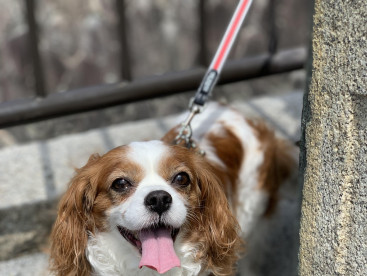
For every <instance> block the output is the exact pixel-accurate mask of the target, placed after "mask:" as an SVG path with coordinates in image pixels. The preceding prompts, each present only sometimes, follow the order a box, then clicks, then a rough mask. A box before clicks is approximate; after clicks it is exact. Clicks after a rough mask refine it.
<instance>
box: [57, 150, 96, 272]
mask: <svg viewBox="0 0 367 276" xmlns="http://www.w3.org/2000/svg"><path fill="white" fill-rule="evenodd" d="M99 158H100V157H99V156H98V155H92V156H91V157H90V158H89V160H88V163H87V164H86V165H85V166H84V167H82V168H81V169H78V170H76V175H75V176H74V177H73V179H72V180H71V181H70V184H69V188H68V190H67V191H66V193H65V194H64V196H63V197H62V198H61V201H60V203H59V210H58V216H57V219H56V222H55V224H54V227H53V230H52V233H51V256H50V269H51V271H53V272H54V273H55V275H58V276H61V275H63V276H64V275H78V276H79V275H83V276H84V275H88V276H89V275H90V274H91V269H90V265H89V263H88V261H87V259H86V256H85V249H86V246H87V241H88V232H92V233H93V232H94V219H93V216H92V215H91V211H92V208H93V202H94V198H95V194H96V191H95V188H93V186H92V185H91V182H92V181H93V179H92V176H93V175H95V174H94V173H93V170H94V168H93V165H94V164H95V163H96V162H97V161H98V159H99ZM94 187H95V185H94Z"/></svg>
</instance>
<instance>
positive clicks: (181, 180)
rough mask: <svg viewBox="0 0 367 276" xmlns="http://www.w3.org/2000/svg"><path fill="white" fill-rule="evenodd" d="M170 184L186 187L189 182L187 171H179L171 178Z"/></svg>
mask: <svg viewBox="0 0 367 276" xmlns="http://www.w3.org/2000/svg"><path fill="white" fill-rule="evenodd" d="M172 184H175V185H179V186H182V187H186V186H188V185H189V184H190V177H189V175H188V174H187V173H185V172H180V173H178V174H176V176H175V177H174V178H173V181H172Z"/></svg>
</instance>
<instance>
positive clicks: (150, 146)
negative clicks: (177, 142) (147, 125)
mask: <svg viewBox="0 0 367 276" xmlns="http://www.w3.org/2000/svg"><path fill="white" fill-rule="evenodd" d="M129 148H130V150H129V152H128V155H127V158H128V159H130V160H131V161H133V162H134V163H136V164H138V165H140V166H141V168H142V169H143V170H144V172H145V175H147V174H151V173H152V172H157V170H158V166H159V164H160V162H161V160H162V159H163V158H164V157H165V156H167V154H169V149H168V147H167V146H166V145H165V144H164V143H163V142H162V141H148V142H134V143H131V144H130V145H129Z"/></svg>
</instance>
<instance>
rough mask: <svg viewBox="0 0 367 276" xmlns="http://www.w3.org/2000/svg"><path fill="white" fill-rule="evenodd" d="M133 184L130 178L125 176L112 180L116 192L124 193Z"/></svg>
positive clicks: (112, 187)
mask: <svg viewBox="0 0 367 276" xmlns="http://www.w3.org/2000/svg"><path fill="white" fill-rule="evenodd" d="M131 186H132V185H131V183H130V181H129V180H127V179H125V178H117V179H115V180H114V181H113V182H112V185H111V189H112V190H114V191H116V192H119V193H123V192H126V191H127V190H129V189H130V188H131Z"/></svg>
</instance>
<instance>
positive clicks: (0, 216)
mask: <svg viewBox="0 0 367 276" xmlns="http://www.w3.org/2000/svg"><path fill="white" fill-rule="evenodd" d="M231 105H232V106H234V107H236V108H237V109H238V110H240V111H241V112H243V113H244V114H245V115H247V116H250V117H262V118H264V119H265V120H266V121H268V122H269V124H270V125H272V126H273V127H274V128H275V129H276V131H277V132H278V134H279V135H281V136H283V137H286V138H289V139H291V140H293V141H297V140H298V139H299V137H300V117H301V109H302V93H301V92H295V93H291V94H287V95H286V96H281V97H264V98H258V99H254V100H251V101H249V102H235V103H233V104H231ZM175 122H176V116H170V117H165V118H152V119H148V120H142V121H138V122H133V123H124V124H119V125H112V126H107V127H105V128H100V129H95V130H91V131H88V132H84V133H79V134H73V135H65V136H61V137H57V138H54V139H50V140H47V141H40V142H32V143H29V144H26V145H18V146H11V147H6V148H3V149H0V261H6V260H10V259H14V258H16V257H19V256H23V255H25V254H29V253H32V252H40V251H42V250H44V249H45V248H47V245H48V234H49V232H50V229H51V227H52V224H53V221H54V219H55V214H56V206H57V200H58V198H59V196H60V195H61V194H62V193H63V192H64V191H65V189H66V186H67V183H68V181H69V180H70V178H71V176H72V175H73V172H74V168H77V167H80V166H82V165H84V164H85V163H86V161H87V160H88V158H89V156H90V155H91V154H93V153H100V154H103V153H105V152H106V151H108V150H109V149H111V148H113V147H116V146H118V145H121V144H126V143H129V142H131V141H139V140H151V139H159V138H160V137H161V136H162V135H163V134H164V133H165V132H166V131H167V130H169V129H170V128H171V127H172V126H173V125H174V124H175ZM32 256H36V258H38V257H37V256H44V255H42V254H41V255H32ZM24 258H25V259H22V258H21V259H19V260H20V262H22V260H25V263H27V260H28V259H27V257H24ZM39 258H41V257H39ZM42 258H43V257H42ZM42 258H41V259H42ZM17 260H18V259H17ZM13 261H15V260H11V261H7V262H5V263H4V262H0V275H11V274H2V273H1V271H2V270H1V269H5V268H4V267H7V265H9V263H12V262H13ZM25 271H26V270H25ZM14 275H39V274H14Z"/></svg>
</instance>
